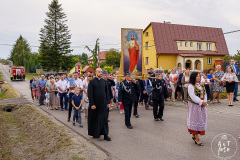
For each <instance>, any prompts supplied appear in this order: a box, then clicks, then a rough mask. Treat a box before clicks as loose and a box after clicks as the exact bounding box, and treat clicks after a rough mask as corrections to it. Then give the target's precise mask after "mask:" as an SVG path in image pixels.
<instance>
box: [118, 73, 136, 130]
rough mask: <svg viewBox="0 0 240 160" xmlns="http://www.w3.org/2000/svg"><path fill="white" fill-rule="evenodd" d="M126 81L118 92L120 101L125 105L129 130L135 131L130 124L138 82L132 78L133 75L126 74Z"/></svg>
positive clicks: (126, 123) (126, 122)
mask: <svg viewBox="0 0 240 160" xmlns="http://www.w3.org/2000/svg"><path fill="white" fill-rule="evenodd" d="M125 78H126V79H125V80H123V81H122V82H121V83H120V86H119V90H118V101H119V103H120V105H121V104H123V107H124V111H125V125H126V126H127V128H129V129H133V126H132V124H131V122H130V118H131V112H132V105H133V103H134V101H135V97H136V89H137V88H138V85H137V82H136V80H135V79H132V78H131V73H130V72H126V73H125Z"/></svg>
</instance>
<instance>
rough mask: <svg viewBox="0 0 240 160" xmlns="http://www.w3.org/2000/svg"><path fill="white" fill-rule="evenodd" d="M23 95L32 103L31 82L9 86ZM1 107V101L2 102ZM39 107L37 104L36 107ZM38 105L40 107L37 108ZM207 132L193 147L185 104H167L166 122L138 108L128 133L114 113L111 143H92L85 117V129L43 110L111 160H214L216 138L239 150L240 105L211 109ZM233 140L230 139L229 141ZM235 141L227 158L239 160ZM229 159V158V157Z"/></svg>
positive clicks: (61, 114)
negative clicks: (224, 137)
mask: <svg viewBox="0 0 240 160" xmlns="http://www.w3.org/2000/svg"><path fill="white" fill-rule="evenodd" d="M0 70H1V72H3V75H4V76H5V79H7V81H8V82H9V72H8V66H3V65H1V64H0ZM9 83H10V84H11V85H12V86H13V87H14V88H15V89H16V90H17V91H18V92H19V93H20V94H22V95H23V96H24V97H25V98H27V99H28V100H29V101H31V96H30V90H29V88H28V85H29V82H28V81H23V82H9ZM0 104H1V101H0ZM35 104H36V103H35ZM36 105H37V104H36ZM207 107H208V128H207V130H206V135H205V136H201V137H200V138H201V141H202V142H203V143H204V146H203V147H199V146H197V145H196V144H194V143H193V140H192V139H191V135H190V134H189V133H188V132H187V107H186V106H185V105H183V104H182V102H175V103H174V104H172V103H168V105H166V106H165V110H164V119H165V121H163V122H162V121H159V122H155V121H154V120H153V113H152V108H150V109H149V110H145V108H144V107H141V108H139V114H140V118H135V117H132V119H131V120H132V125H133V127H134V129H132V130H129V129H127V128H126V127H125V125H124V115H120V114H119V110H117V109H113V110H112V111H111V112H110V120H111V122H110V123H109V131H110V133H109V136H110V137H111V138H112V141H111V142H106V141H103V140H102V139H103V137H101V138H100V139H93V138H91V137H89V136H88V135H87V120H86V119H85V118H84V116H83V115H84V114H82V124H83V126H84V127H83V128H80V127H78V126H77V125H76V126H72V120H71V121H70V122H67V111H60V110H57V111H56V110H47V109H46V107H45V106H41V108H42V109H43V110H45V111H47V112H49V113H50V114H51V115H53V116H54V117H55V118H56V119H58V120H60V121H61V122H62V123H64V124H66V125H67V126H68V127H70V128H72V129H74V130H75V131H77V132H79V133H80V134H81V135H82V136H84V137H86V138H89V140H90V141H92V142H94V143H95V144H96V145H98V146H100V147H101V148H103V149H104V150H105V151H107V152H108V153H109V155H110V157H111V158H112V159H121V160H146V159H148V160H149V159H151V160H156V159H160V160H183V159H184V160H192V159H195V160H203V159H204V160H208V159H211V160H214V159H218V158H216V157H215V156H214V154H213V153H212V149H213V150H214V153H215V151H216V150H218V145H217V143H213V146H212V147H211V143H212V141H213V139H214V137H215V136H217V135H219V134H222V133H227V134H230V135H232V136H233V137H234V138H235V139H236V141H237V145H238V146H239V141H238V135H239V134H240V126H239V122H240V121H239V120H240V103H239V102H237V103H235V105H234V107H232V108H230V107H228V106H227V105H226V101H223V102H222V104H215V105H212V104H210V105H208V106H207ZM230 138H231V137H230ZM232 144H235V141H234V140H232V139H231V143H230V146H229V148H230V151H232V152H228V155H231V154H233V153H234V151H235V150H236V149H237V151H236V154H235V156H234V157H233V158H231V159H234V160H235V159H236V160H237V159H240V153H239V147H235V146H234V145H232ZM226 155H227V154H226Z"/></svg>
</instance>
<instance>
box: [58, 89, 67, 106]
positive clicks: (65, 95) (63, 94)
mask: <svg viewBox="0 0 240 160" xmlns="http://www.w3.org/2000/svg"><path fill="white" fill-rule="evenodd" d="M59 95H60V106H61V109H63V97H64V99H65V109H67V106H68V105H67V93H59Z"/></svg>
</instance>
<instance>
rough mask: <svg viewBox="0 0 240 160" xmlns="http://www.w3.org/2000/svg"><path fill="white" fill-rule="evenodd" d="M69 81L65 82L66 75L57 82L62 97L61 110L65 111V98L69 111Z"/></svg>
mask: <svg viewBox="0 0 240 160" xmlns="http://www.w3.org/2000/svg"><path fill="white" fill-rule="evenodd" d="M67 86H68V84H67V81H66V80H64V75H61V79H60V80H59V81H58V82H57V87H58V90H59V96H60V106H61V110H62V111H63V97H64V99H65V110H67V88H68V87H67Z"/></svg>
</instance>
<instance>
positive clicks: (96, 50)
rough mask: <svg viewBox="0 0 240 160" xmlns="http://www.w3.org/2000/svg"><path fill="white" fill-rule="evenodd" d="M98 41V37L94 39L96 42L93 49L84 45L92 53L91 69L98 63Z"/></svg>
mask: <svg viewBox="0 0 240 160" xmlns="http://www.w3.org/2000/svg"><path fill="white" fill-rule="evenodd" d="M98 41H99V38H98V39H97V40H96V44H95V47H94V48H93V49H90V48H89V47H88V46H86V47H85V48H87V49H88V51H89V52H90V53H91V54H92V55H91V57H92V58H93V65H92V67H93V69H96V68H97V63H98V58H97V55H98V45H99V42H98Z"/></svg>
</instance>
